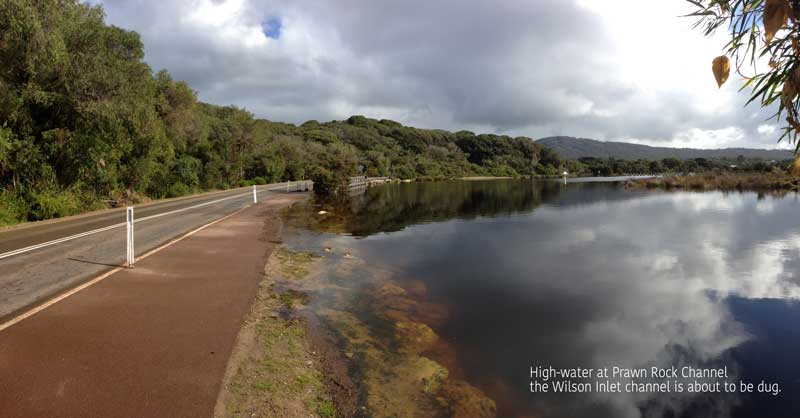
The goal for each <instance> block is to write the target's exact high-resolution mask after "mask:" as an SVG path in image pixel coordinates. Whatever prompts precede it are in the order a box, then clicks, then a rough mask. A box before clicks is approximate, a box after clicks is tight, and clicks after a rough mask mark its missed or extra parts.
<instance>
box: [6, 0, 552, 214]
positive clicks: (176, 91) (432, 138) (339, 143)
mask: <svg viewBox="0 0 800 418" xmlns="http://www.w3.org/2000/svg"><path fill="white" fill-rule="evenodd" d="M0 28H3V29H2V30H0V225H3V224H13V223H16V222H20V221H34V220H40V219H48V218H54V217H59V216H66V215H71V214H75V213H79V212H82V211H86V210H92V209H100V208H103V207H104V206H105V204H106V203H105V202H108V201H116V202H122V203H125V202H138V201H142V200H146V199H151V198H163V197H174V196H180V195H185V194H189V193H194V192H197V191H201V190H210V189H224V188H228V187H232V186H239V185H247V184H252V183H258V184H263V183H268V182H279V181H284V180H296V179H302V178H305V179H312V180H314V182H315V186H314V189H315V191H317V192H320V193H324V192H330V191H332V190H336V188H337V187H339V186H340V185H341V184H342V183H343V182H346V181H347V178H348V177H349V176H351V175H356V174H366V175H371V176H391V177H399V178H420V177H461V176H470V175H494V176H515V175H521V174H526V175H529V174H543V175H547V174H551V175H552V174H556V173H558V169H557V168H558V167H559V166H560V165H561V161H560V159H559V158H558V155H556V154H554V153H553V152H552V151H550V150H549V149H547V148H545V147H543V146H541V145H539V144H537V143H535V142H534V141H533V140H531V139H530V138H524V137H519V138H512V137H508V136H501V135H476V134H474V133H472V132H467V131H460V132H446V131H441V130H432V129H417V128H413V127H408V126H403V125H401V124H400V123H397V122H394V121H390V120H375V119H368V118H365V117H363V116H353V117H350V118H348V119H347V120H344V121H331V122H325V123H320V122H317V121H308V122H306V123H303V124H302V125H300V126H295V125H292V124H287V123H280V122H272V121H268V120H264V119H258V118H256V117H254V115H253V114H251V113H250V112H248V111H246V110H245V109H240V108H237V107H233V106H216V105H212V104H207V103H202V102H200V101H199V100H198V97H197V93H196V92H195V91H194V90H192V89H191V87H190V86H189V85H188V84H186V83H185V82H182V81H179V80H174V79H173V78H172V77H171V76H170V74H169V73H168V72H167V71H160V72H158V73H155V74H154V73H153V71H152V69H151V68H150V66H149V65H147V63H146V62H145V61H144V45H143V44H142V42H141V39H140V37H139V34H137V33H136V32H132V31H127V30H124V29H122V28H118V27H115V26H109V25H106V23H105V20H104V14H103V10H102V8H101V7H99V6H95V5H92V4H86V3H84V2H81V1H78V0H43V1H37V2H31V1H11V2H9V1H0Z"/></svg>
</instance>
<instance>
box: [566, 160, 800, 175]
mask: <svg viewBox="0 0 800 418" xmlns="http://www.w3.org/2000/svg"><path fill="white" fill-rule="evenodd" d="M566 161H567V164H565V167H567V166H571V167H572V168H573V171H572V172H573V173H577V174H581V175H591V176H622V175H647V174H689V173H708V172H721V171H724V172H749V173H754V172H755V173H771V172H775V173H784V174H785V173H786V170H787V168H788V167H790V166H791V163H792V161H791V160H783V161H775V160H763V159H760V158H745V157H743V156H740V157H738V158H735V159H711V158H690V159H686V160H681V159H678V158H673V157H670V158H663V159H661V160H644V159H639V160H622V159H619V158H594V157H583V158H579V159H578V161H577V162H575V161H574V160H566Z"/></svg>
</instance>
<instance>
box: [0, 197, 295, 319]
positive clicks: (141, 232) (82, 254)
mask: <svg viewBox="0 0 800 418" xmlns="http://www.w3.org/2000/svg"><path fill="white" fill-rule="evenodd" d="M284 184H285V183H284ZM270 189H274V190H275V191H270ZM283 190H284V187H283V186H281V185H279V184H278V185H267V186H259V188H258V195H259V199H260V200H261V199H266V198H267V197H268V196H269V195H272V194H276V193H280V192H282V191H283ZM252 202H253V196H252V189H250V188H239V189H233V190H228V191H224V192H219V193H210V194H205V195H200V196H193V197H188V198H182V199H174V200H169V201H164V202H157V203H154V204H150V205H143V206H139V207H136V208H135V215H136V219H137V220H139V221H137V222H136V228H135V230H136V254H137V255H140V254H143V253H145V252H147V251H149V250H151V249H153V248H156V247H157V246H159V245H161V244H163V243H165V242H167V241H169V240H170V239H171V238H173V237H176V236H178V235H180V234H182V233H185V232H188V231H190V230H192V229H194V228H197V227H198V226H200V225H204V224H206V223H208V222H210V221H212V220H214V219H217V218H220V217H222V216H224V215H227V214H229V213H232V212H234V211H236V210H238V209H240V208H242V207H244V206H247V205H249V204H250V203H252ZM198 205H201V206H200V207H194V206H198ZM172 211H179V212H178V213H173V214H167V215H164V216H160V217H156V218H154V219H144V218H147V217H150V216H154V215H159V214H165V213H168V212H172ZM124 222H125V209H124V208H121V209H118V210H112V211H103V212H99V213H95V214H87V215H79V216H75V217H70V218H65V219H61V220H56V221H47V222H40V223H33V224H30V225H23V226H21V227H18V228H12V229H8V230H4V231H2V232H0V323H2V322H3V321H4V320H5V319H8V318H9V317H11V316H12V315H13V314H15V313H18V312H20V311H22V310H24V309H26V308H28V307H30V306H32V305H34V304H36V303H37V302H40V301H42V300H44V299H46V298H48V297H51V296H53V295H56V294H58V293H59V292H62V291H64V290H67V289H70V288H72V287H74V286H76V285H78V284H79V283H81V282H84V281H86V280H89V279H91V278H92V277H95V276H97V275H98V274H101V273H102V272H104V271H107V270H110V269H111V268H114V267H117V266H120V265H122V264H123V263H124V262H125V256H126V231H125V226H124V225H122V226H119V227H116V228H112V229H109V230H107V231H104V232H100V233H96V234H92V235H89V236H85V237H81V238H77V239H74V240H71V241H67V242H62V243H58V244H55V245H50V246H47V247H44V248H38V249H35V250H32V251H29V252H25V253H23V254H16V255H11V256H5V257H4V255H7V254H9V252H13V251H14V250H19V249H21V248H25V247H29V246H32V245H36V244H41V243H46V242H50V241H52V240H56V239H60V238H63V237H68V236H72V235H75V234H79V233H83V232H86V231H92V230H96V229H99V228H105V227H111V226H114V225H118V224H120V223H124Z"/></svg>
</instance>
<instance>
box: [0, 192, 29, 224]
mask: <svg viewBox="0 0 800 418" xmlns="http://www.w3.org/2000/svg"><path fill="white" fill-rule="evenodd" d="M27 213H28V205H27V204H26V203H25V200H24V199H22V198H21V197H19V196H17V195H16V194H14V193H11V192H2V193H0V226H8V225H14V224H17V223H20V222H22V221H24V220H25V216H26V214H27Z"/></svg>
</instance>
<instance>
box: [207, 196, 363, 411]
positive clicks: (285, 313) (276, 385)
mask: <svg viewBox="0 0 800 418" xmlns="http://www.w3.org/2000/svg"><path fill="white" fill-rule="evenodd" d="M285 210H286V211H291V210H297V209H296V206H294V205H292V206H290V207H288V208H286V209H285ZM272 222H274V223H276V224H277V230H276V231H275V232H273V233H271V234H265V239H268V240H269V245H270V247H271V248H270V250H269V251H268V255H269V256H268V257H267V258H266V263H265V265H264V269H263V273H262V278H261V280H260V282H259V288H258V293H257V295H256V297H255V299H254V300H253V301H252V303H251V305H250V307H249V309H248V313H247V314H246V315H245V317H244V319H243V322H242V327H241V329H240V330H239V333H238V335H237V337H236V342H235V343H234V348H233V352H232V353H231V356H230V357H229V359H228V364H227V366H226V370H225V375H224V378H223V380H222V384H221V387H220V392H219V395H218V397H217V402H216V405H215V407H214V415H213V416H214V418H223V417H225V418H227V417H252V416H269V417H275V418H293V417H296V416H318V417H321V418H335V417H340V418H341V417H345V416H352V415H353V414H354V413H355V412H356V408H355V405H356V401H357V399H356V396H355V393H356V392H355V390H354V389H353V386H354V385H353V383H352V382H351V381H350V377H349V375H348V373H347V367H346V363H345V362H344V361H343V360H342V359H341V358H340V355H339V353H338V350H337V349H336V347H335V346H333V344H332V343H331V342H330V341H329V338H328V337H327V336H326V335H325V334H324V329H323V327H322V324H319V323H318V321H315V320H314V318H313V317H310V316H309V315H303V312H300V308H301V306H302V305H304V304H305V303H307V302H308V295H306V294H304V293H301V292H293V291H291V290H289V291H279V290H278V289H277V288H278V287H281V282H282V281H284V280H286V279H287V277H285V276H287V271H288V275H289V276H298V277H300V276H304V275H307V274H308V273H309V272H308V270H307V267H308V266H306V264H308V263H309V262H310V260H311V257H305V254H302V255H300V256H297V257H294V256H293V255H291V253H289V252H288V251H287V250H286V249H285V248H284V246H283V245H282V243H283V238H284V231H285V229H286V224H287V221H286V217H285V213H284V214H280V215H278V216H276V217H275V219H273V220H272ZM287 259H288V261H287ZM289 270H291V271H289Z"/></svg>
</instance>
